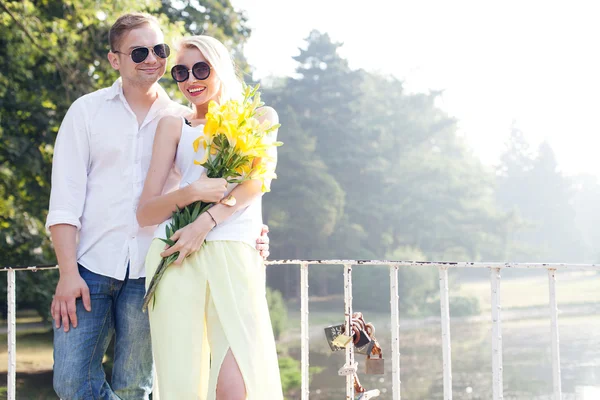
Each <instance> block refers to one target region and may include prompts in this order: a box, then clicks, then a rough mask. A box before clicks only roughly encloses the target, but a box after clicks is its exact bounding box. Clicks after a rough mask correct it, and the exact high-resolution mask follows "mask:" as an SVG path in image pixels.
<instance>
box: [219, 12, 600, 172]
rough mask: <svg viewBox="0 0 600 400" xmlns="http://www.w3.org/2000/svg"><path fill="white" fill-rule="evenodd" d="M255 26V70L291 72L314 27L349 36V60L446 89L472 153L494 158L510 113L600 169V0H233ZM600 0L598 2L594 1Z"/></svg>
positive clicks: (410, 83) (566, 156) (579, 164)
mask: <svg viewBox="0 0 600 400" xmlns="http://www.w3.org/2000/svg"><path fill="white" fill-rule="evenodd" d="M231 3H232V4H233V6H234V7H235V8H236V9H240V10H245V11H246V14H247V16H248V25H249V26H250V27H251V28H252V35H251V37H250V39H249V42H248V43H247V45H246V49H245V52H246V57H247V59H248V61H249V62H250V64H251V65H252V66H253V67H255V76H254V77H255V78H263V77H267V76H269V75H275V76H284V75H291V74H293V72H294V69H295V61H294V60H293V59H292V56H294V55H297V54H298V53H299V51H298V48H300V47H304V44H305V41H304V39H305V38H306V37H307V36H308V34H309V32H310V31H311V30H312V29H318V30H320V31H322V32H327V33H329V35H330V36H331V38H332V39H333V40H334V41H337V42H343V43H344V45H343V46H342V48H341V49H340V55H342V56H343V57H345V58H346V59H348V61H349V63H350V66H351V67H352V68H363V69H366V70H368V71H376V72H381V73H384V74H391V75H394V76H396V77H397V78H399V79H401V80H402V81H404V85H405V88H406V90H407V91H408V92H427V91H429V90H443V94H442V95H441V97H440V99H439V106H440V107H441V108H443V109H444V110H445V111H446V112H447V113H448V114H449V115H451V116H454V117H456V118H457V120H458V124H459V133H460V134H461V135H464V136H465V138H466V140H467V142H468V144H469V145H470V146H471V148H472V149H473V151H474V153H475V154H476V155H477V156H479V157H480V158H481V160H482V161H483V162H484V163H485V164H489V165H493V164H495V163H497V162H498V158H499V156H500V154H501V152H502V150H503V148H504V146H505V143H506V140H507V138H508V135H509V133H510V130H511V127H512V126H513V123H514V125H515V126H516V127H518V128H519V129H520V130H522V131H523V133H524V135H525V137H526V138H527V140H528V141H529V142H530V144H531V146H533V148H537V146H538V145H539V144H540V143H541V142H542V141H548V142H549V143H550V145H551V146H552V148H553V149H554V151H555V152H556V155H557V159H558V162H559V167H560V169H561V170H562V171H563V172H565V173H566V174H567V175H574V174H580V173H591V174H594V175H596V176H598V177H600V157H599V153H600V148H599V147H600V146H599V145H600V113H599V112H598V108H599V107H598V106H599V105H600V102H599V101H598V96H599V94H600V24H599V23H598V22H597V16H598V15H600V14H599V12H600V2H595V1H594V0H589V1H578V0H569V1H566V0H564V1H550V0H548V1H537V0H520V1H513V0H505V1H502V2H490V1H481V0H479V1H466V0H464V1H463V0H453V1H440V0H438V1H427V0H418V1H417V0H414V1H410V2H408V1H404V0H369V1H356V0H345V1H342V0H303V1H290V0H231ZM596 3H597V4H596Z"/></svg>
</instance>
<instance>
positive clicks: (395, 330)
mask: <svg viewBox="0 0 600 400" xmlns="http://www.w3.org/2000/svg"><path fill="white" fill-rule="evenodd" d="M399 300H400V297H399V296H398V265H390V309H391V318H392V320H391V321H390V322H391V330H392V399H393V400H400V388H401V381H400V313H399V310H398V302H399Z"/></svg>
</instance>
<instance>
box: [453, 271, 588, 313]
mask: <svg viewBox="0 0 600 400" xmlns="http://www.w3.org/2000/svg"><path fill="white" fill-rule="evenodd" d="M556 281H557V283H556V293H557V294H556V296H557V301H558V305H559V308H560V307H561V306H569V305H583V304H594V303H600V275H598V274H595V273H593V272H592V273H590V272H560V271H558V272H557V273H556ZM500 285H501V288H500V290H501V292H500V300H501V304H502V307H503V309H527V308H539V307H547V306H548V304H549V291H548V276H547V274H546V273H545V272H543V273H540V274H539V275H537V274H536V275H535V276H530V277H523V278H519V279H504V280H503V281H502V282H501V284H500ZM490 292H491V289H490V283H489V281H480V282H469V283H465V284H462V285H461V286H460V289H459V290H458V295H460V296H472V297H475V298H477V299H478V300H479V304H480V306H481V311H482V312H483V313H487V312H489V311H490V310H491V304H490Z"/></svg>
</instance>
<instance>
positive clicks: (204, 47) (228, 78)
mask: <svg viewBox="0 0 600 400" xmlns="http://www.w3.org/2000/svg"><path fill="white" fill-rule="evenodd" d="M183 49H198V50H200V52H201V53H202V55H203V56H204V58H206V61H208V63H209V64H210V66H211V68H212V72H211V73H216V74H217V75H218V77H219V79H220V80H221V97H220V99H219V102H221V103H222V102H225V101H227V100H230V99H234V100H239V99H241V97H242V80H241V78H240V76H239V75H238V73H237V71H236V66H235V62H234V61H233V58H232V57H231V53H230V52H229V50H227V48H226V47H225V45H224V44H223V43H221V42H220V41H218V40H217V39H215V38H213V37H211V36H206V35H197V36H188V37H185V38H183V39H181V40H180V41H179V43H178V51H182V50H183Z"/></svg>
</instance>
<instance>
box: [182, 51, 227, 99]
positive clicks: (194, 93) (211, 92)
mask: <svg viewBox="0 0 600 400" xmlns="http://www.w3.org/2000/svg"><path fill="white" fill-rule="evenodd" d="M199 62H205V63H207V64H208V65H209V66H210V67H211V69H210V75H209V76H208V78H206V79H202V80H200V79H198V78H196V77H195V76H194V74H193V73H191V72H189V77H188V79H187V80H185V81H183V82H178V83H177V85H178V86H179V90H181V92H182V93H183V94H184V95H185V97H186V98H187V99H188V100H189V101H190V102H191V103H192V104H194V105H195V106H196V107H198V106H203V105H206V104H208V102H209V101H210V100H215V101H218V98H219V95H220V94H221V80H220V79H219V77H218V76H217V74H216V71H215V70H214V69H213V68H212V65H210V63H209V62H208V61H207V60H206V58H204V55H203V54H202V52H200V50H198V49H197V48H184V49H182V50H181V51H180V52H179V54H178V55H177V60H176V64H177V65H184V66H185V67H186V69H187V70H191V69H192V68H193V66H194V65H195V64H197V63H199Z"/></svg>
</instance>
